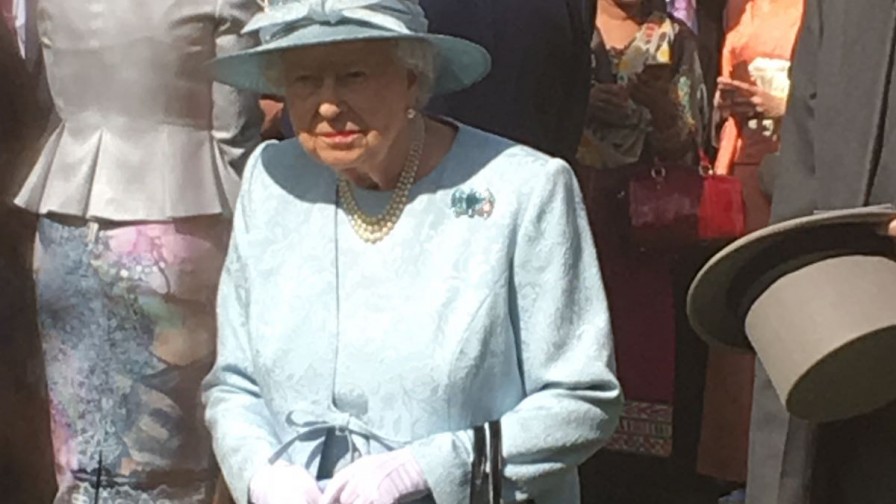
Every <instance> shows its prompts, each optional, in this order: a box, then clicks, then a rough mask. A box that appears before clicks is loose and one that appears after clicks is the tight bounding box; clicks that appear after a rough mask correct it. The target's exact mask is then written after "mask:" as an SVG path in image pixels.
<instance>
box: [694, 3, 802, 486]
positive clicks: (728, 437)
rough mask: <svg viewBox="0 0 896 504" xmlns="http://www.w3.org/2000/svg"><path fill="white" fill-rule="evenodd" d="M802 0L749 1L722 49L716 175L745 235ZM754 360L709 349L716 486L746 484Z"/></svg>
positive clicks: (706, 459) (707, 415)
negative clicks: (740, 210)
mask: <svg viewBox="0 0 896 504" xmlns="http://www.w3.org/2000/svg"><path fill="white" fill-rule="evenodd" d="M803 4H804V0H750V1H749V2H748V3H747V4H746V6H745V10H744V13H743V15H741V16H740V17H739V18H738V19H737V22H736V24H735V25H734V26H732V27H731V29H730V31H729V32H728V35H727V36H726V38H725V45H724V47H723V50H722V68H721V76H720V77H719V79H718V91H717V92H716V98H715V104H716V106H715V118H716V119H717V121H718V124H720V126H721V133H720V135H719V148H718V154H717V157H716V162H715V171H716V173H718V174H722V175H734V176H735V177H738V178H739V179H740V180H741V183H742V184H743V188H744V201H745V211H746V231H747V232H750V231H754V230H756V229H759V228H760V227H763V226H765V225H766V224H768V219H769V206H770V202H769V200H768V197H767V196H766V195H765V194H764V192H763V190H762V188H761V187H760V185H761V184H760V178H759V165H760V163H761V162H762V160H763V158H764V157H765V156H767V155H769V154H774V153H775V152H777V150H778V141H779V133H780V125H781V118H782V117H783V116H784V108H785V102H786V99H787V94H788V91H789V78H788V70H789V66H790V58H791V54H792V52H793V46H794V43H795V41H796V36H797V31H798V30H799V26H800V22H801V21H802V15H803ZM753 360H754V359H753V357H752V356H749V355H744V354H740V353H735V352H731V351H727V350H724V349H718V348H711V349H710V351H709V360H708V365H707V375H706V391H705V403H704V415H703V422H702V430H701V432H702V437H701V442H700V453H699V458H698V470H699V471H700V472H701V473H703V474H706V475H708V476H712V477H714V478H717V479H719V480H722V481H728V482H736V483H740V484H743V483H744V482H745V481H746V479H747V453H748V448H747V447H748V438H749V425H750V405H751V402H752V401H751V399H752V395H753V366H754V363H753Z"/></svg>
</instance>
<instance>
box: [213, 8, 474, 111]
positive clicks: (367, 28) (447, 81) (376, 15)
mask: <svg viewBox="0 0 896 504" xmlns="http://www.w3.org/2000/svg"><path fill="white" fill-rule="evenodd" d="M446 1H452V0H446ZM428 26H429V23H428V21H427V20H426V15H425V14H424V12H423V9H421V8H420V5H419V2H418V0H268V1H267V2H265V10H264V11H263V12H260V13H258V14H257V15H255V17H253V18H252V19H251V20H250V21H249V23H248V24H246V27H245V29H244V30H243V33H244V34H251V33H257V34H258V36H259V38H260V40H261V44H260V45H258V46H257V47H255V48H252V49H248V50H245V51H240V52H236V53H234V54H230V55H226V56H222V57H220V58H217V59H215V60H213V61H212V66H213V69H214V72H215V78H216V80H218V81H220V82H223V83H225V84H229V85H231V86H233V87H236V88H239V89H247V90H251V91H256V92H258V93H262V94H276V95H282V94H283V90H282V89H280V88H279V87H278V86H277V85H276V84H274V83H271V82H269V81H268V77H270V76H271V75H270V71H271V70H269V69H267V68H266V66H267V61H268V57H269V56H270V54H271V53H275V52H278V51H284V50H287V49H293V48H296V47H307V46H314V45H322V44H329V43H334V42H348V41H357V40H390V39H391V40H400V39H411V40H425V41H428V42H429V43H431V44H432V45H433V47H434V48H435V49H436V69H435V70H436V75H435V82H434V83H433V89H432V93H433V94H445V93H450V92H453V91H458V90H460V89H463V88H466V87H468V86H470V85H471V84H474V83H475V82H477V81H479V80H480V79H482V78H483V77H484V76H485V75H486V74H487V73H488V71H489V69H490V68H491V58H490V57H489V55H488V52H487V51H486V50H485V49H484V48H482V47H481V46H479V45H477V44H474V43H473V42H470V41H468V40H464V39H460V38H456V37H450V36H446V35H435V34H431V33H428V32H427V29H428ZM274 71H276V67H275V68H274Z"/></svg>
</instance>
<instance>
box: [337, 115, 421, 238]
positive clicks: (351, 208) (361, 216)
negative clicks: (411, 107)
mask: <svg viewBox="0 0 896 504" xmlns="http://www.w3.org/2000/svg"><path fill="white" fill-rule="evenodd" d="M413 122H414V132H413V140H412V142H411V150H410V152H409V153H408V158H407V160H406V161H405V163H404V168H402V169H401V175H399V177H398V184H397V185H396V186H395V190H394V191H393V192H392V198H391V199H390V200H389V204H388V205H386V208H385V209H384V210H383V211H382V212H381V213H380V214H379V215H374V216H371V215H367V214H365V213H364V211H362V210H361V209H360V208H359V207H358V202H357V200H355V195H354V193H352V189H351V184H350V183H349V181H348V180H346V179H344V178H340V179H339V183H338V186H339V188H338V191H339V200H340V201H341V202H342V206H343V208H344V209H345V211H346V212H347V213H348V220H349V222H351V224H352V228H353V229H354V230H355V233H356V234H357V235H358V237H360V238H361V239H362V240H364V241H365V242H367V243H377V242H379V241H380V240H382V239H383V238H385V237H386V236H387V235H388V234H389V233H390V232H392V229H393V228H395V224H396V223H397V222H398V219H399V217H401V214H402V212H403V211H404V208H405V207H406V206H407V204H408V194H409V193H410V192H411V186H412V185H414V180H415V179H416V178H417V169H418V168H419V167H420V156H421V155H422V154H423V144H424V141H425V138H426V131H425V130H426V128H425V125H424V121H423V119H422V118H420V119H417V120H414V121H413Z"/></svg>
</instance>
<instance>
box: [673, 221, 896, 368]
mask: <svg viewBox="0 0 896 504" xmlns="http://www.w3.org/2000/svg"><path fill="white" fill-rule="evenodd" d="M894 219H896V211H894V210H893V209H891V208H882V207H871V208H858V209H850V210H838V211H831V212H824V213H819V214H816V215H812V216H809V217H802V218H798V219H793V220H789V221H785V222H782V223H779V224H776V225H773V226H769V227H766V228H763V229H761V230H759V231H756V232H754V233H751V234H749V235H747V236H745V237H743V238H741V239H739V240H737V241H735V242H734V243H732V244H730V245H729V246H727V247H725V248H724V249H723V250H722V251H721V252H719V253H718V254H716V255H715V256H713V257H712V258H711V259H710V260H709V261H708V262H707V264H706V265H705V266H704V267H703V268H702V269H701V270H700V272H699V273H698V274H697V276H696V277H695V279H694V281H693V282H692V283H691V287H690V291H689V292H688V299H687V314H688V318H689V319H690V322H691V325H692V327H693V328H694V330H695V331H696V332H697V334H698V335H699V336H700V337H701V338H702V339H704V340H705V341H706V342H708V343H710V344H720V345H724V346H726V347H731V348H735V349H742V350H745V351H749V350H751V349H752V346H751V344H750V340H749V339H748V337H747V334H746V332H745V330H744V321H745V318H746V313H747V311H748V310H749V308H750V306H751V304H752V301H755V299H756V298H757V297H758V296H759V295H760V294H761V293H762V292H763V291H764V289H765V288H766V287H767V286H768V285H770V284H771V283H773V282H774V281H775V280H776V279H779V278H781V277H783V276H784V275H786V274H788V273H790V272H793V271H796V270H798V269H800V268H802V267H804V266H807V265H809V264H812V263H815V262H818V261H822V260H824V259H828V258H833V257H838V256H846V255H886V256H892V255H893V239H892V238H890V237H888V236H886V235H885V234H884V230H885V228H886V225H887V224H888V223H889V222H890V221H892V220H894Z"/></svg>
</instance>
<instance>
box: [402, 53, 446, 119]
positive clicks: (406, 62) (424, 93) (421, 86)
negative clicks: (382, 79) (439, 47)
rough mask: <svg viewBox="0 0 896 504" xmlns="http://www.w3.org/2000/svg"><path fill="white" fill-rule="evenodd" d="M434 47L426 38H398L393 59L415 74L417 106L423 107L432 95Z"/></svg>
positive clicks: (434, 71) (434, 67) (434, 60)
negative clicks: (417, 93)
mask: <svg viewBox="0 0 896 504" xmlns="http://www.w3.org/2000/svg"><path fill="white" fill-rule="evenodd" d="M436 56H437V54H436V48H435V46H433V45H432V44H431V43H429V42H428V41H426V40H398V41H396V42H395V59H396V60H397V61H398V64H400V65H401V66H403V67H405V68H407V69H408V70H409V71H411V72H413V73H414V75H416V76H417V88H418V90H419V96H418V97H417V103H415V106H416V107H417V108H423V107H424V106H425V105H426V103H427V102H428V101H429V98H430V97H431V96H432V88H433V85H434V84H435V80H436Z"/></svg>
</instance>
